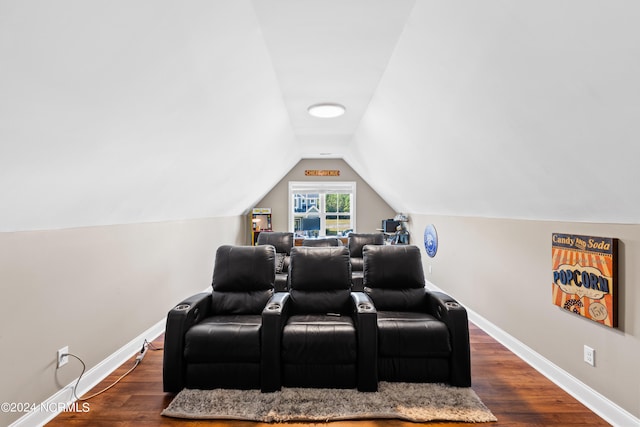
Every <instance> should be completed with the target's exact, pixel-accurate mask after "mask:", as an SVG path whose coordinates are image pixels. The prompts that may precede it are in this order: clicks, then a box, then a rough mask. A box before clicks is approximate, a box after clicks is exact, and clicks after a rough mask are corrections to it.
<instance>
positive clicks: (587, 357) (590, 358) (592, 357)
mask: <svg viewBox="0 0 640 427" xmlns="http://www.w3.org/2000/svg"><path fill="white" fill-rule="evenodd" d="M584 361H585V363H588V364H589V365H591V366H596V351H595V350H594V349H592V348H591V347H589V346H586V345H585V346H584Z"/></svg>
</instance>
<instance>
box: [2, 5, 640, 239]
mask: <svg viewBox="0 0 640 427" xmlns="http://www.w3.org/2000/svg"><path fill="white" fill-rule="evenodd" d="M639 21H640V3H638V2H636V1H634V0H626V1H625V0H617V1H612V2H602V1H600V0H554V1H540V0H535V1H534V0H526V1H518V2H514V1H508V0H483V1H477V0H323V1H320V0H254V1H249V0H220V1H209V0H200V1H197V0H194V1H188V2H183V1H176V0H146V1H135V2H131V1H123V0H110V1H85V0H61V1H56V2H51V1H47V0H21V1H8V0H0V198H1V200H2V203H1V209H0V231H16V230H33V229H50V228H64V227H78V226H90V225H103V224H121V223H135V222H146V221H161V220H176V219H189V218H199V217H214V216H228V215H239V214H242V213H244V212H246V211H247V209H249V208H251V207H252V206H253V204H254V203H255V202H256V201H258V200H260V198H261V197H262V196H263V195H264V194H266V193H267V192H268V191H269V190H270V189H271V188H272V186H273V185H274V184H275V183H277V182H278V180H279V179H281V178H282V177H283V176H284V175H285V174H286V173H287V172H288V171H289V170H290V169H291V167H293V166H294V165H295V164H296V163H297V162H298V161H299V160H300V159H301V158H309V157H313V158H343V159H345V160H346V161H347V162H348V163H349V164H350V165H351V166H352V167H353V168H354V169H355V170H356V172H358V173H359V174H360V175H361V176H362V177H363V178H364V179H365V180H366V181H367V182H368V183H369V184H370V185H371V186H372V187H373V188H374V189H375V190H376V191H378V193H379V194H380V195H381V196H382V197H383V198H384V199H385V200H387V202H388V203H390V204H391V206H392V207H394V208H395V209H397V210H398V211H403V212H409V213H424V214H443V215H469V216H483V217H500V218H527V219H550V220H567V221H591V222H614V223H639V222H640V197H639V196H640V191H639V190H638V184H637V183H638V182H639V181H640V179H639V178H640V173H639V172H638V168H637V166H636V162H637V159H638V157H639V155H640V142H639V141H640V120H638V118H639V117H640V79H638V76H639V75H640V29H638V26H637V22H639ZM325 101H328V102H339V103H342V104H344V105H345V106H346V108H347V113H346V114H345V115H344V116H343V117H340V118H337V119H317V118H312V117H310V116H308V115H307V112H306V109H307V107H308V106H309V105H311V104H314V103H318V102H325Z"/></svg>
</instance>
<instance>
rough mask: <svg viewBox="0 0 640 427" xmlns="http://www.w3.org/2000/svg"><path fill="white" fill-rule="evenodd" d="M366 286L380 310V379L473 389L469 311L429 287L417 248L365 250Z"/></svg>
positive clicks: (374, 247) (390, 247) (389, 247)
mask: <svg viewBox="0 0 640 427" xmlns="http://www.w3.org/2000/svg"><path fill="white" fill-rule="evenodd" d="M363 254H364V286H365V293H367V294H368V295H369V297H370V298H371V300H372V301H373V303H374V305H375V307H376V310H377V314H378V317H377V323H378V374H379V379H380V381H400V382H446V383H449V384H451V385H453V386H457V387H470V386H471V364H470V350H469V324H468V321H467V312H466V310H465V309H464V308H463V307H462V306H461V305H460V304H458V303H457V302H456V301H455V300H454V299H453V298H451V297H450V296H448V295H446V294H444V293H441V292H431V291H428V290H427V289H426V288H425V281H424V272H423V267H422V261H421V256H420V250H419V249H418V247H416V246H405V245H396V246H373V245H368V246H365V248H364V251H363Z"/></svg>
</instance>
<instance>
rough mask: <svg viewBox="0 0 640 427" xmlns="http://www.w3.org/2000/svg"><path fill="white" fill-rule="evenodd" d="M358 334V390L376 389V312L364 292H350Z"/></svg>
mask: <svg viewBox="0 0 640 427" xmlns="http://www.w3.org/2000/svg"><path fill="white" fill-rule="evenodd" d="M351 301H352V302H353V312H354V316H353V317H354V321H355V325H356V333H357V334H358V390H359V391H378V312H377V311H376V307H375V305H374V304H373V301H371V298H369V296H368V295H367V294H365V293H364V292H351Z"/></svg>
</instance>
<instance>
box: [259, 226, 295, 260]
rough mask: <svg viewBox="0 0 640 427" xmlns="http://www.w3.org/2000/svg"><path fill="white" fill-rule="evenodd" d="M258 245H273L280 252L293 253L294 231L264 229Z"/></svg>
mask: <svg viewBox="0 0 640 427" xmlns="http://www.w3.org/2000/svg"><path fill="white" fill-rule="evenodd" d="M256 244H257V245H273V246H275V248H276V252H278V253H286V254H287V255H291V248H292V247H293V233H288V232H281V231H263V232H261V233H260V234H258V240H257V241H256Z"/></svg>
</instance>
